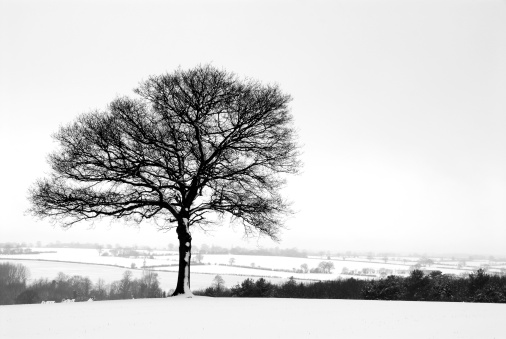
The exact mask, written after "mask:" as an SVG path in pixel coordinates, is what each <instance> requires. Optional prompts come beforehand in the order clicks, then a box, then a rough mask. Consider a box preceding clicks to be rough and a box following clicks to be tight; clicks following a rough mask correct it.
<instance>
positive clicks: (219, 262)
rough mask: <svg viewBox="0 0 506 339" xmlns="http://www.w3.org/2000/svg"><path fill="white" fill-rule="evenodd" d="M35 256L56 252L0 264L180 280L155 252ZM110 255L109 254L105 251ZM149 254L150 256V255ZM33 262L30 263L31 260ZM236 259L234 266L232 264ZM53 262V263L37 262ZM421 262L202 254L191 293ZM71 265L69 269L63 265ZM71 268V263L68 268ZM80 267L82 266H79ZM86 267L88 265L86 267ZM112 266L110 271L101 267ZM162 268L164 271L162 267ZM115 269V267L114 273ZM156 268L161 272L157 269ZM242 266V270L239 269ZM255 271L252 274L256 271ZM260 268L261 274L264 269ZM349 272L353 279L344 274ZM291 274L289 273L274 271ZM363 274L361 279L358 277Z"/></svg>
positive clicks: (170, 284) (172, 256)
mask: <svg viewBox="0 0 506 339" xmlns="http://www.w3.org/2000/svg"><path fill="white" fill-rule="evenodd" d="M32 250H33V251H41V252H49V251H51V252H54V253H40V254H9V255H5V254H3V255H0V262H5V261H9V259H11V260H12V259H17V260H12V262H13V263H22V264H23V265H25V266H27V267H28V268H29V269H30V271H31V278H32V279H39V278H48V279H54V278H55V277H56V275H57V274H58V272H63V273H65V274H67V275H81V276H87V277H89V278H90V279H91V280H92V281H93V282H94V283H95V282H96V281H97V280H98V279H99V278H102V279H104V281H105V282H106V283H111V282H113V281H117V280H120V279H121V276H122V274H123V273H124V271H125V270H126V269H129V270H131V271H132V273H133V274H134V276H135V277H139V276H140V275H141V270H140V269H131V268H130V267H131V265H132V264H134V265H135V267H137V268H140V267H142V266H143V265H144V264H145V265H147V266H155V267H154V269H155V270H156V271H157V272H158V274H159V280H160V284H161V288H162V289H163V290H170V289H172V288H174V286H175V282H176V280H177V277H176V272H177V270H178V267H177V266H172V267H171V266H168V265H177V263H178V259H179V258H178V255H177V252H175V251H172V252H171V251H152V252H149V253H150V254H153V259H151V258H149V257H148V258H143V257H136V258H133V257H132V258H128V257H115V256H102V255H100V253H99V251H98V250H96V249H80V248H33V249H32ZM104 251H107V252H110V251H111V250H102V253H103V252H104ZM146 254H148V252H146ZM27 259H29V260H27ZM231 259H233V261H234V263H233V266H231V265H230V260H231ZM37 260H49V261H37ZM417 260H418V258H414V257H412V258H410V257H406V258H388V260H387V261H386V262H383V261H382V260H381V258H373V259H371V260H368V259H366V258H365V257H355V258H346V260H343V258H342V257H334V258H332V263H333V264H334V269H333V270H332V272H331V274H323V273H295V272H293V270H294V269H296V270H297V269H300V268H301V265H303V264H306V265H307V266H308V268H309V269H311V268H316V267H318V265H319V264H320V262H322V261H329V260H328V259H326V258H322V257H310V258H293V257H276V256H253V255H234V254H204V255H203V259H202V263H204V264H205V265H192V266H191V272H192V274H191V286H192V289H203V288H206V287H209V286H210V285H211V284H212V281H213V278H214V276H215V275H216V274H220V275H221V276H222V277H223V278H224V279H225V283H226V286H227V287H232V286H234V285H236V284H237V283H240V282H242V281H243V280H244V279H246V278H253V279H257V278H258V277H261V276H263V277H265V278H266V279H268V280H270V281H271V282H273V283H279V282H282V281H285V280H286V279H287V278H289V277H291V276H293V277H294V278H296V279H302V280H331V279H337V278H343V279H347V278H350V277H354V278H358V279H371V276H376V277H379V272H380V270H382V269H383V270H389V271H388V273H387V274H397V275H404V276H406V275H407V274H408V272H409V270H410V266H411V265H413V264H414V263H416V261H417ZM433 260H434V264H433V265H431V266H427V267H426V268H425V269H432V270H440V271H442V272H443V273H451V274H456V275H459V274H463V273H464V274H468V273H470V272H471V270H473V269H477V268H479V267H480V266H483V265H487V264H491V262H490V261H488V260H475V261H470V260H468V261H467V262H466V263H465V267H462V269H458V267H457V263H458V261H455V260H453V261H450V260H449V259H447V260H445V259H444V258H433ZM63 261H65V262H67V263H65V262H63ZM69 262H73V263H69ZM76 263H82V264H76ZM85 263H86V264H85ZM101 265H111V266H101ZM161 265H163V266H162V267H159V266H161ZM115 266H116V267H115ZM157 266H158V267H157ZM237 266H243V267H237ZM252 266H254V268H253V267H252ZM260 268H261V269H260ZM344 269H346V270H348V271H350V272H351V273H353V274H341V273H342V272H343V270H344ZM364 269H368V270H371V271H372V273H371V272H370V273H367V274H368V275H363V273H364V272H363V270H364ZM500 269H506V265H505V263H498V262H494V263H493V266H492V265H490V272H497V271H499V270H500ZM276 270H288V272H283V271H276ZM359 273H360V275H358V274H359Z"/></svg>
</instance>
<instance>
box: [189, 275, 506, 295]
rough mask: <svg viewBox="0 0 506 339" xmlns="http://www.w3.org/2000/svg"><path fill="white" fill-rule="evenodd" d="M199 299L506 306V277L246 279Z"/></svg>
mask: <svg viewBox="0 0 506 339" xmlns="http://www.w3.org/2000/svg"><path fill="white" fill-rule="evenodd" d="M193 293H194V294H196V295H205V296H211V297H247V298H262V297H270V298H315V299H365V300H410V301H447V302H487V303H506V277H505V276H494V275H488V274H487V273H486V272H485V271H484V270H482V269H479V270H478V271H476V272H474V273H471V274H469V275H468V276H461V277H456V276H452V275H446V274H442V273H441V272H440V271H434V272H432V273H430V274H428V275H426V274H424V273H423V272H422V271H420V270H414V271H412V272H411V274H410V275H409V276H408V277H399V276H394V275H390V276H388V277H386V278H382V279H377V280H369V281H367V280H358V279H354V278H350V279H340V280H329V281H319V282H311V283H302V282H299V283H297V282H296V281H295V279H293V278H290V279H289V280H288V281H287V282H285V283H283V284H279V285H276V284H272V283H270V282H269V281H267V280H265V279H264V278H260V279H258V280H257V281H253V280H252V279H246V280H244V281H243V282H242V283H241V284H237V285H236V286H234V287H232V288H230V289H229V288H226V287H224V282H222V283H221V284H220V286H219V287H218V286H217V285H216V284H215V285H213V286H211V287H209V288H207V289H204V290H200V291H194V292H193Z"/></svg>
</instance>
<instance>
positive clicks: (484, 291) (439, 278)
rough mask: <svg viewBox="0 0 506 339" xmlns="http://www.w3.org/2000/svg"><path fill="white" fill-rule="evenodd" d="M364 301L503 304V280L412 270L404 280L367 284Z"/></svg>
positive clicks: (482, 274) (505, 290) (505, 279)
mask: <svg viewBox="0 0 506 339" xmlns="http://www.w3.org/2000/svg"><path fill="white" fill-rule="evenodd" d="M362 295H363V297H364V299H376V300H416V301H459V302H461V301H467V302H491V303H504V302H506V277H504V276H502V277H499V276H490V275H488V274H486V273H485V271H484V270H482V269H479V270H478V271H476V272H475V273H471V274H470V275H469V277H454V276H450V275H445V274H442V273H441V272H439V271H434V272H431V273H430V274H429V275H425V274H424V273H423V272H422V271H420V270H414V271H412V272H411V275H410V276H409V277H407V278H401V277H395V276H389V277H387V278H386V279H379V280H371V281H369V282H368V283H367V284H366V286H365V287H364V289H363V291H362Z"/></svg>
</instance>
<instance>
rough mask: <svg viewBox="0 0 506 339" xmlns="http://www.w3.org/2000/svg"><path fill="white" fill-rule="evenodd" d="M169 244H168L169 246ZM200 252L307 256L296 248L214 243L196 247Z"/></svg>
mask: <svg viewBox="0 0 506 339" xmlns="http://www.w3.org/2000/svg"><path fill="white" fill-rule="evenodd" d="M170 247H171V246H169V248H170ZM195 251H196V252H197V251H199V252H200V253H202V254H235V255H265V256H280V257H296V258H307V252H306V251H301V250H299V249H297V248H286V249H283V248H278V247H276V248H255V249H248V248H243V247H232V248H230V249H229V248H225V247H221V246H216V245H211V246H209V245H207V244H203V245H202V246H200V249H196V250H195Z"/></svg>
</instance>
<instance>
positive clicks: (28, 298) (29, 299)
mask: <svg viewBox="0 0 506 339" xmlns="http://www.w3.org/2000/svg"><path fill="white" fill-rule="evenodd" d="M41 301H42V299H41V298H40V296H39V294H38V293H37V292H35V291H34V290H24V291H23V292H21V293H20V294H19V295H18V296H17V297H16V304H39V303H40V302H41Z"/></svg>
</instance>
